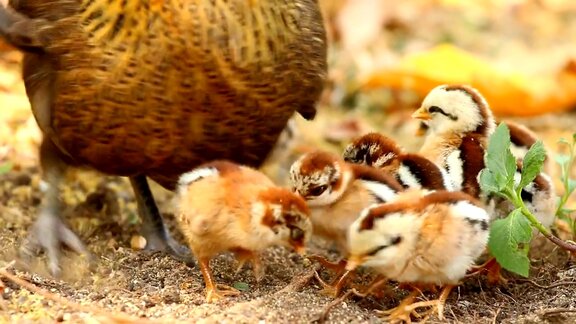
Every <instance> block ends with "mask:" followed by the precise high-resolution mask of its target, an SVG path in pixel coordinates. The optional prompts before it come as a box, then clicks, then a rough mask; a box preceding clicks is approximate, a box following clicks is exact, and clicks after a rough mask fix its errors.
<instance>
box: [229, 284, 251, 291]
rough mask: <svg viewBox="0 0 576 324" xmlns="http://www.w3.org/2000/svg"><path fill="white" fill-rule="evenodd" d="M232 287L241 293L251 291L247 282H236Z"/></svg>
mask: <svg viewBox="0 0 576 324" xmlns="http://www.w3.org/2000/svg"><path fill="white" fill-rule="evenodd" d="M232 286H233V287H234V288H236V289H238V290H240V291H247V290H248V289H250V286H249V285H248V284H247V283H245V282H235V283H234V284H233V285H232Z"/></svg>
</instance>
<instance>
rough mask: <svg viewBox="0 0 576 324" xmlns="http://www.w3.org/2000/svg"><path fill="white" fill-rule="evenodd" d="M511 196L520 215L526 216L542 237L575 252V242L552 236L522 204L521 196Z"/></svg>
mask: <svg viewBox="0 0 576 324" xmlns="http://www.w3.org/2000/svg"><path fill="white" fill-rule="evenodd" d="M511 198H513V200H512V201H513V202H514V205H515V206H516V207H517V208H520V211H521V212H522V215H524V216H525V217H526V218H528V220H529V221H530V224H532V226H534V227H536V229H538V231H540V233H542V235H544V237H546V238H547V239H548V240H550V241H551V242H552V243H554V244H556V245H558V246H559V247H561V248H563V249H565V250H567V251H570V252H572V253H576V244H574V243H571V242H566V241H564V240H561V239H560V238H558V237H556V236H554V235H553V234H552V233H551V232H550V230H548V229H547V228H546V227H544V225H542V223H540V222H539V221H538V219H536V217H535V216H534V215H532V213H531V212H530V211H529V210H528V208H526V205H524V202H523V201H522V199H521V198H519V197H518V196H513V197H511Z"/></svg>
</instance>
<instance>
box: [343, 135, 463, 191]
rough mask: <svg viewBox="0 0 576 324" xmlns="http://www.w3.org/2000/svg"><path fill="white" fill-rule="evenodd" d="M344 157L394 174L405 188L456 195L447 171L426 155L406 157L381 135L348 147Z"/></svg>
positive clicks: (363, 139)
mask: <svg viewBox="0 0 576 324" xmlns="http://www.w3.org/2000/svg"><path fill="white" fill-rule="evenodd" d="M343 157H344V160H345V161H347V162H350V163H357V164H366V165H370V166H373V167H377V168H379V169H381V170H383V171H385V172H387V173H390V174H392V175H394V176H395V177H396V180H398V182H400V184H402V186H403V187H405V188H411V189H428V190H449V191H452V182H451V181H450V179H449V177H448V174H447V173H446V171H445V170H444V169H443V168H440V167H438V166H437V165H436V164H435V163H433V162H432V161H430V160H428V159H427V158H425V157H424V156H422V155H419V154H413V153H406V152H405V151H404V149H403V148H401V147H400V146H399V145H398V144H397V143H396V142H395V141H394V140H392V139H391V138H388V137H386V136H384V135H382V134H379V133H369V134H366V135H364V136H361V137H359V138H357V139H356V140H354V141H353V142H352V143H350V144H349V145H348V146H347V147H346V149H345V150H344V153H343Z"/></svg>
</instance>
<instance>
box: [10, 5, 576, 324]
mask: <svg viewBox="0 0 576 324" xmlns="http://www.w3.org/2000/svg"><path fill="white" fill-rule="evenodd" d="M339 2H342V1H334V3H339ZM408 2H409V3H411V5H406V6H405V7H402V6H396V5H393V4H392V3H393V2H389V3H390V4H388V5H389V6H390V8H387V11H386V13H387V14H386V15H387V16H386V17H384V18H382V17H381V18H382V19H384V20H386V21H385V24H384V25H385V26H386V28H387V31H386V32H383V33H382V37H380V38H379V39H378V42H373V41H372V40H370V39H366V38H363V41H364V42H365V43H374V48H372V49H371V50H372V51H373V52H372V54H374V52H378V51H390V52H378V55H374V56H373V57H372V59H366V55H365V54H366V53H364V52H362V51H361V50H357V52H355V53H356V54H357V55H356V56H355V57H353V58H347V59H348V60H353V61H355V62H356V63H357V64H358V66H359V67H360V69H364V70H370V69H371V68H374V65H378V64H380V63H382V61H385V62H386V61H387V60H391V57H392V56H394V57H396V58H398V57H401V56H402V53H406V52H410V51H417V50H418V49H421V48H423V47H425V46H426V45H429V44H430V43H435V42H437V41H438V40H439V39H451V40H452V41H454V42H455V43H458V44H459V45H462V46H464V47H466V48H468V49H471V50H475V51H478V52H482V53H484V54H486V53H492V54H493V58H494V62H498V64H505V63H506V62H507V61H508V62H509V61H515V62H517V63H520V64H521V65H522V66H523V68H525V69H526V70H534V72H539V71H540V70H542V69H543V65H544V64H541V62H552V63H550V64H549V65H546V68H548V70H554V69H556V68H557V67H558V66H561V65H562V64H563V63H564V62H565V59H566V58H567V57H570V55H571V54H573V57H576V51H575V50H574V49H573V47H574V46H573V45H570V44H576V42H574V41H570V40H574V36H575V35H576V33H574V30H576V23H569V22H574V21H576V19H572V20H570V19H568V18H569V17H572V16H569V15H568V14H565V13H564V12H563V11H561V10H565V9H557V10H558V12H561V13H562V14H565V18H566V19H565V20H563V21H562V22H561V21H560V20H558V21H556V20H554V21H553V22H554V23H553V24H551V23H550V22H551V21H550V20H549V19H550V17H548V16H547V14H546V13H544V12H542V11H541V10H540V9H539V7H538V6H536V5H534V6H535V7H534V8H532V9H530V8H528V9H526V8H520V9H522V10H524V11H522V10H520V9H518V8H516V9H514V10H518V13H519V17H520V18H519V20H518V21H513V22H511V21H509V20H506V19H500V15H502V17H505V13H502V12H500V13H499V15H491V14H490V13H491V12H493V11H490V10H487V11H485V12H484V11H483V12H475V11H470V10H468V11H467V12H466V13H467V14H466V15H460V16H459V15H458V11H457V10H454V9H450V10H445V11H436V12H434V13H432V14H427V15H423V14H422V13H423V12H428V11H426V10H428V9H429V8H428V9H426V8H425V7H417V5H416V4H418V3H425V2H426V1H408ZM408 2H406V3H408ZM403 3H404V2H403ZM539 3H548V2H546V1H539ZM550 3H552V2H550ZM558 3H560V2H558ZM418 6H420V5H418ZM335 7H337V6H335ZM559 8H560V7H559ZM330 10H336V9H330ZM483 15H488V17H490V18H489V19H484V20H483V18H482V19H481V17H484V16H483ZM572 15H573V16H576V10H574V11H573V12H572ZM327 17H328V16H327ZM446 17H449V18H446ZM479 17H480V18H479ZM563 23H564V24H566V25H562V24H563ZM478 24H480V25H481V26H480V28H479V27H478V26H477V25H478ZM540 25H542V26H544V25H545V26H546V28H544V29H538V28H536V27H537V26H540ZM415 26H416V27H420V28H416V27H415ZM379 28H380V27H379ZM360 29H361V28H360ZM429 30H434V31H435V32H434V33H430V32H429ZM501 30H506V31H507V33H508V34H506V33H502V32H500V31H501ZM361 32H362V31H361ZM340 33H341V34H342V35H341V37H342V38H346V37H347V39H349V40H350V39H354V35H350V30H349V29H348V30H341V31H340ZM364 34H368V33H364ZM510 34H513V35H515V36H514V37H517V39H514V40H513V41H510V40H509V39H508V38H506V37H510ZM398 35H400V36H398ZM472 36H473V37H472ZM534 39H537V40H538V42H535V41H534ZM407 40H409V41H407ZM559 40H561V41H559ZM391 44H392V45H391ZM523 44H524V45H523ZM525 44H531V45H530V46H526V45H525ZM552 45H554V46H552ZM556 45H557V46H556ZM348 46H349V47H350V46H351V47H353V46H352V45H350V44H348ZM355 46H360V45H355ZM394 46H395V47H394ZM399 47H402V50H399V49H398V48H399ZM391 48H392V50H391ZM2 51H4V50H2ZM401 52H402V53H401ZM528 52H529V53H530V54H531V55H526V53H528ZM330 55H331V58H332V60H331V76H330V78H331V80H332V81H333V82H334V84H335V85H334V86H333V87H332V88H331V89H330V91H327V94H326V96H325V98H324V100H323V102H324V104H323V106H322V107H321V109H320V113H319V115H318V117H317V118H316V120H315V121H314V122H304V121H303V120H301V119H297V122H296V124H297V126H298V132H297V133H296V137H295V139H294V141H293V142H292V143H291V144H290V145H289V146H281V147H279V149H278V150H277V152H276V153H275V154H274V155H273V156H272V158H271V160H270V161H269V163H268V164H267V165H266V166H265V167H264V171H265V172H266V173H268V174H269V175H270V176H271V177H272V178H273V179H274V180H275V181H276V182H278V183H279V184H284V183H285V182H286V179H287V167H288V166H289V165H290V163H291V161H293V160H294V158H296V157H297V156H298V155H299V154H301V153H302V152H304V151H306V150H308V149H311V148H323V149H327V150H333V151H335V152H339V151H340V150H341V149H342V148H343V145H345V144H346V142H347V141H348V140H349V139H350V138H351V137H353V136H355V135H358V134H360V133H364V132H367V131H369V130H378V131H381V132H383V133H384V134H386V135H389V136H392V137H393V138H395V139H396V140H398V141H399V142H400V144H402V145H403V146H404V147H405V148H406V149H408V150H415V149H417V148H418V146H419V144H420V143H421V142H420V141H421V139H420V138H416V137H415V136H414V135H413V134H414V132H415V129H416V126H417V125H416V124H415V123H414V122H412V121H411V120H410V118H409V116H410V112H411V111H412V110H411V109H412V108H413V107H409V108H406V107H404V108H402V107H401V108H395V109H392V108H390V109H388V110H386V112H385V113H382V109H381V108H379V107H380V105H381V104H382V101H383V99H382V97H386V98H389V96H390V94H389V93H385V92H382V91H380V92H378V91H376V92H374V93H365V94H360V95H356V96H352V95H351V94H350V93H349V91H350V89H347V84H346V82H348V81H349V78H350V76H348V74H347V71H348V70H347V69H348V68H349V66H346V64H345V63H343V61H344V56H341V55H339V54H338V53H336V52H334V51H331V52H330ZM511 55H516V56H511ZM520 58H522V60H521V61H518V60H519V59H520ZM19 60H20V57H19V55H18V54H17V53H14V52H4V53H0V280H1V281H0V322H18V323H27V322H54V321H58V322H59V321H66V322H74V323H109V322H118V323H128V322H145V321H147V320H150V321H153V322H162V323H169V322H180V321H183V322H206V323H212V322H225V323H232V322H234V323H237V322H238V323H255V322H258V323H266V322H270V323H308V322H314V321H319V320H320V317H321V315H322V314H323V312H324V310H325V309H326V307H327V306H328V305H329V304H330V303H331V302H332V301H333V298H331V297H327V296H325V295H323V294H322V293H321V292H320V290H321V286H320V285H319V283H318V281H317V280H316V279H314V278H310V274H311V273H312V271H313V269H314V268H315V267H316V265H315V264H314V263H311V262H310V261H308V260H305V259H303V258H301V257H300V256H298V255H296V254H294V253H291V252H289V251H287V250H286V249H283V248H271V249H269V250H267V251H266V252H265V253H264V255H263V263H264V264H265V265H266V267H267V268H266V275H265V277H264V279H263V281H262V282H260V283H257V282H256V281H255V279H254V277H253V275H252V270H251V269H250V267H249V266H248V267H246V268H244V269H242V270H241V271H240V272H238V273H235V269H236V265H235V261H234V259H233V257H232V255H230V254H224V255H221V256H219V257H217V258H215V259H214V260H213V262H212V268H213V271H214V274H215V278H216V280H217V282H218V283H222V284H226V285H230V286H234V287H237V288H239V289H241V290H242V293H241V295H240V296H238V297H230V298H228V299H225V300H223V301H220V302H218V303H214V304H206V303H205V302H204V282H203V280H202V275H201V273H200V271H199V269H198V268H192V267H188V266H186V265H184V264H182V263H181V262H179V261H176V260H174V259H173V258H171V257H169V256H166V255H163V254H161V253H148V252H143V251H139V250H137V249H133V248H132V246H133V245H132V243H131V240H132V239H134V238H138V233H139V226H140V224H139V220H138V217H137V216H136V203H135V200H134V197H133V194H132V190H131V188H130V185H129V183H128V181H127V180H126V179H121V178H116V177H109V176H103V175H99V174H96V173H94V172H90V171H76V170H73V171H71V172H70V173H69V174H68V178H67V181H66V184H65V185H64V186H63V188H62V200H63V202H64V203H65V206H66V207H65V210H64V211H63V215H64V218H65V219H66V221H67V222H68V224H70V225H71V227H72V228H73V230H74V231H75V232H76V233H78V234H79V235H80V237H81V238H82V240H83V241H84V242H85V243H86V244H87V246H88V248H89V250H90V251H91V252H92V253H93V254H94V255H95V256H96V262H95V263H94V267H93V268H92V269H89V268H88V267H87V262H86V260H85V259H84V258H82V257H79V256H77V255H76V254H74V253H70V252H66V253H65V257H64V259H63V269H64V271H63V276H62V278H59V279H55V278H51V277H50V276H49V274H48V272H47V269H46V262H45V261H46V260H45V257H40V258H33V259H31V260H20V259H19V257H18V248H19V247H20V246H21V242H22V240H23V239H24V238H25V237H26V234H27V233H28V229H29V227H30V225H31V224H32V223H33V221H34V219H35V218H36V215H37V213H38V207H39V204H40V201H41V197H42V195H41V193H40V189H39V184H40V171H39V169H38V161H37V146H38V144H39V141H40V133H39V130H38V128H37V126H36V124H35V121H34V118H33V117H32V115H31V112H30V107H29V104H28V101H27V98H26V96H25V92H24V88H23V85H22V82H21V79H20V76H19V64H20V63H19V62H20V61H19ZM367 62H368V63H367ZM502 62H504V63H502ZM537 62H539V63H537ZM351 83H353V82H351ZM382 93H385V95H382ZM386 98H385V100H384V101H386V100H388V99H386ZM408 99H410V98H408ZM408 102H410V103H411V104H414V102H413V101H410V100H408ZM340 106H344V107H348V106H354V107H355V108H356V109H354V110H350V109H342V107H340ZM375 107H376V108H375ZM515 120H516V121H520V122H522V123H523V124H525V125H527V126H529V127H531V128H532V129H533V130H535V131H536V132H537V133H538V134H539V136H540V137H541V138H542V139H543V140H544V142H545V144H546V146H547V147H548V148H549V150H550V151H551V152H556V151H557V150H558V149H559V146H558V145H557V141H558V140H559V139H560V138H561V137H564V138H570V137H571V136H572V133H573V132H574V131H575V130H576V128H575V126H574V125H576V113H575V112H566V113H562V114H554V115H542V116H537V117H533V118H522V119H520V118H517V119H515ZM2 168H8V169H9V171H8V172H3V171H2ZM573 173H576V170H573ZM552 177H553V178H554V179H555V181H556V184H557V185H559V183H558V173H557V170H556V171H555V172H552ZM557 187H558V188H560V187H559V186H557ZM152 189H153V192H154V195H155V197H156V200H157V202H158V205H159V207H160V210H161V211H162V212H163V214H164V216H165V218H166V219H167V221H168V222H169V224H170V225H171V228H170V230H171V231H172V232H174V233H176V234H177V237H179V236H178V233H177V228H175V227H174V226H173V225H174V222H173V217H174V215H173V210H174V205H173V200H172V198H173V195H172V193H170V192H167V191H165V190H163V189H162V188H160V187H159V186H157V185H155V184H153V188H152ZM571 206H572V207H574V201H571ZM560 225H561V224H560ZM560 234H561V235H563V237H564V238H569V237H568V235H567V233H565V232H562V231H560ZM310 252H311V253H318V254H322V255H326V256H329V257H330V258H331V259H332V260H335V259H336V258H337V257H338V256H337V254H336V252H335V251H333V250H332V249H331V248H330V246H328V245H326V244H325V243H323V242H316V241H315V242H313V244H312V245H311V247H310ZM13 260H16V261H17V262H16V264H15V265H13V266H10V267H9V268H8V269H7V270H5V269H4V268H5V267H7V266H8V265H9V263H10V262H11V261H13ZM531 260H532V268H531V274H530V277H529V278H528V279H524V278H520V277H517V276H513V275H511V274H508V273H506V276H507V278H508V279H509V280H508V282H507V283H506V284H504V285H501V286H491V285H489V284H488V283H487V282H486V280H485V278H484V277H482V276H478V277H472V278H469V279H467V280H466V281H465V282H464V283H463V284H462V285H461V286H459V287H457V288H456V289H455V290H454V291H453V292H452V294H451V295H450V297H449V299H448V302H447V304H446V309H445V312H444V314H445V319H444V321H439V320H438V318H436V317H435V316H432V317H431V318H430V319H429V322H430V323H436V322H442V323H526V324H528V323H576V260H575V259H574V258H570V257H569V256H568V255H567V254H566V253H565V252H563V251H562V250H560V249H558V248H556V247H555V246H554V245H552V244H551V243H548V242H547V241H545V240H543V239H542V238H541V237H540V238H539V239H538V240H537V242H536V244H535V247H534V248H533V249H532V255H531ZM25 261H27V262H25ZM1 271H8V272H9V273H10V274H12V275H14V276H16V277H17V278H20V279H22V280H24V281H25V282H24V283H16V282H14V281H12V280H10V279H8V278H6V277H4V276H2V275H1ZM320 274H321V276H322V277H323V278H325V279H330V278H331V277H332V273H331V272H329V271H327V270H324V269H320ZM372 277H373V275H372V274H371V273H369V272H368V271H363V272H362V273H360V275H359V278H358V279H357V280H356V282H355V284H358V285H361V284H366V283H368V282H369V281H370V280H371V279H372ZM307 278H310V279H309V280H304V279H307ZM26 283H28V284H32V287H26V286H27V284H26ZM382 292H383V293H382V296H371V297H368V298H360V297H350V298H349V299H346V300H345V301H343V302H342V303H340V304H338V305H336V306H335V307H334V308H332V309H331V311H330V312H329V314H328V317H327V321H328V322H329V323H360V322H362V323H365V322H369V323H371V322H379V321H380V320H379V318H378V316H377V314H376V310H382V309H388V308H391V307H393V306H395V305H397V304H398V303H399V302H400V300H401V299H402V297H403V296H405V295H406V293H407V292H406V291H405V290H402V289H399V288H397V287H396V286H395V285H391V286H389V287H388V288H386V289H384V290H383V291H382ZM422 298H428V299H430V298H434V294H431V293H426V294H425V296H423V297H422Z"/></svg>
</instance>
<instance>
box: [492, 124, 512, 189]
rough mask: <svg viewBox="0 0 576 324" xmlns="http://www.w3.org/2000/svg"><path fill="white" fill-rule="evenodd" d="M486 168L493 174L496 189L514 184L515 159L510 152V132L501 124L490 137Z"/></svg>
mask: <svg viewBox="0 0 576 324" xmlns="http://www.w3.org/2000/svg"><path fill="white" fill-rule="evenodd" d="M485 162H486V167H487V168H488V169H489V170H490V171H491V172H492V173H493V175H494V179H495V180H496V183H497V184H498V187H503V186H510V188H511V187H512V185H513V184H514V173H515V172H516V159H515V158H514V156H513V155H512V152H510V131H509V130H508V126H506V124H505V123H501V124H500V125H498V127H497V128H496V131H494V133H493V134H492V135H491V136H490V140H489V143H488V152H487V153H486V157H485Z"/></svg>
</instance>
